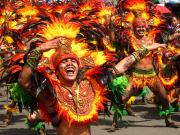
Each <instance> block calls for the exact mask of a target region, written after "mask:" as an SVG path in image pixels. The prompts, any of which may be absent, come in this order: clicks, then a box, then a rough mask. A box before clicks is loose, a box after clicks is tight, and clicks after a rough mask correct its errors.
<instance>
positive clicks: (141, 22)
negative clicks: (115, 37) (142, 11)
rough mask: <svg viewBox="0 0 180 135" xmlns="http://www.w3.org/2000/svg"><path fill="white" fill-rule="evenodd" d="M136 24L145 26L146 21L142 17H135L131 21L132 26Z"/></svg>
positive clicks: (134, 26)
mask: <svg viewBox="0 0 180 135" xmlns="http://www.w3.org/2000/svg"><path fill="white" fill-rule="evenodd" d="M137 26H145V27H147V22H146V20H145V19H144V18H142V17H137V18H135V19H134V21H133V28H136V27H137Z"/></svg>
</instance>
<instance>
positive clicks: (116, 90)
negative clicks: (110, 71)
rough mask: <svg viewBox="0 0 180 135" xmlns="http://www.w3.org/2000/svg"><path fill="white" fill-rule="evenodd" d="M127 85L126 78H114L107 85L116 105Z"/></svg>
mask: <svg viewBox="0 0 180 135" xmlns="http://www.w3.org/2000/svg"><path fill="white" fill-rule="evenodd" d="M127 85H128V78H127V77H126V76H120V77H116V78H115V79H114V80H113V81H112V82H110V83H109V84H108V87H109V89H110V90H111V91H112V94H113V98H114V100H115V101H116V102H117V103H118V102H119V98H120V97H121V96H122V95H124V93H125V90H126V87H127Z"/></svg>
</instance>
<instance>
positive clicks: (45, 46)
mask: <svg viewBox="0 0 180 135" xmlns="http://www.w3.org/2000/svg"><path fill="white" fill-rule="evenodd" d="M70 43H71V40H70V39H67V38H65V37H58V38H55V39H53V40H50V41H48V42H45V43H42V44H41V45H40V46H38V47H37V49H38V50H39V51H40V52H46V51H49V50H50V49H57V48H59V47H61V46H62V45H69V44H70Z"/></svg>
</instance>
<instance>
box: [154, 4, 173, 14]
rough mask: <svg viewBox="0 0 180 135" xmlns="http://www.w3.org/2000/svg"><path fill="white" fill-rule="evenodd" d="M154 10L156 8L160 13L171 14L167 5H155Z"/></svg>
mask: <svg viewBox="0 0 180 135" xmlns="http://www.w3.org/2000/svg"><path fill="white" fill-rule="evenodd" d="M156 10H158V11H159V12H161V13H162V14H171V11H170V10H169V9H168V8H167V7H164V6H160V5H156Z"/></svg>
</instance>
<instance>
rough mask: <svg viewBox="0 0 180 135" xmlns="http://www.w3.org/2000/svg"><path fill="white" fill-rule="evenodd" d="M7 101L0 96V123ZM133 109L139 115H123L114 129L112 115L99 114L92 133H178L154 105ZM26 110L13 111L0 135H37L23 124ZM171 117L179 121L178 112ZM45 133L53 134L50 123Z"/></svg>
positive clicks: (179, 129)
mask: <svg viewBox="0 0 180 135" xmlns="http://www.w3.org/2000/svg"><path fill="white" fill-rule="evenodd" d="M6 103H7V98H2V97H0V123H2V120H3V114H4V113H5V110H4V109H3V105H4V104H6ZM133 110H134V111H136V112H137V113H139V115H140V116H138V117H132V116H124V117H123V120H122V121H121V122H119V125H118V126H119V127H118V128H117V130H116V131H114V132H112V131H111V130H110V125H111V122H112V116H111V117H110V118H108V117H107V116H106V117H104V115H103V114H100V117H99V121H98V122H94V123H92V125H91V132H92V135H180V128H168V127H165V123H164V120H163V119H160V117H159V116H158V112H157V110H156V107H155V106H154V105H149V104H148V105H138V104H135V105H134V106H133ZM26 114H27V112H26V111H25V110H24V111H23V112H22V113H15V114H14V117H13V121H12V123H11V125H9V126H8V127H0V135H37V133H36V132H35V131H32V130H30V129H28V127H27V126H26V125H25V122H24V121H25V117H26ZM172 119H173V120H174V121H176V122H180V113H179V112H177V113H175V114H173V116H172ZM46 127H47V135H55V130H54V129H53V128H52V126H50V125H48V124H47V125H46Z"/></svg>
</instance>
